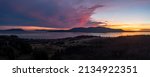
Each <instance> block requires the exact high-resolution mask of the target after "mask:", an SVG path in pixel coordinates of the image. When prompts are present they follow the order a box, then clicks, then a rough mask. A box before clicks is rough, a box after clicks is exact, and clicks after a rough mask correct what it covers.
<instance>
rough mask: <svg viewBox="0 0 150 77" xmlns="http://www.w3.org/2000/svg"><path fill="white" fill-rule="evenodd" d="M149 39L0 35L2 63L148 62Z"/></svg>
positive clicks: (141, 37) (146, 37)
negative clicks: (64, 61)
mask: <svg viewBox="0 0 150 77" xmlns="http://www.w3.org/2000/svg"><path fill="white" fill-rule="evenodd" d="M149 43H150V36H126V37H114V38H109V37H96V36H78V37H72V38H64V39H47V40H44V39H43V40H41V39H20V38H18V37H17V36H0V59H2V60H4V59H6V60H21V59H23V60H47V59H49V60H150V45H149Z"/></svg>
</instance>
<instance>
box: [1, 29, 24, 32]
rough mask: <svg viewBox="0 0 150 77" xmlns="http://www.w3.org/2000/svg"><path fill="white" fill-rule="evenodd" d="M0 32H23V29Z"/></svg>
mask: <svg viewBox="0 0 150 77" xmlns="http://www.w3.org/2000/svg"><path fill="white" fill-rule="evenodd" d="M0 32H25V30H23V29H7V30H0Z"/></svg>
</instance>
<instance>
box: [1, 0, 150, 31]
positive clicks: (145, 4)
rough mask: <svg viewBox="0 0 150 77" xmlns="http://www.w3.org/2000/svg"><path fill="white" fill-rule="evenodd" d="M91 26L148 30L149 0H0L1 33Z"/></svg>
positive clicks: (149, 28) (149, 20)
mask: <svg viewBox="0 0 150 77" xmlns="http://www.w3.org/2000/svg"><path fill="white" fill-rule="evenodd" d="M104 24H107V25H104ZM95 26H104V27H109V28H114V29H123V30H130V31H139V30H150V0H0V29H1V30H3V29H13V28H22V29H26V30H35V29H38V30H39V29H46V30H51V29H68V28H73V27H95Z"/></svg>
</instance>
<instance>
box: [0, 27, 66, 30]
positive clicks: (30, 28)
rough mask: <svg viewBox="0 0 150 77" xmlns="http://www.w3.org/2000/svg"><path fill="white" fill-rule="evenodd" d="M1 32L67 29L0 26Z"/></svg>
mask: <svg viewBox="0 0 150 77" xmlns="http://www.w3.org/2000/svg"><path fill="white" fill-rule="evenodd" d="M0 28H1V29H2V30H7V29H23V30H29V31H30V30H67V29H68V28H49V27H39V26H0Z"/></svg>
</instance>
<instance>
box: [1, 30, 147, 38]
mask: <svg viewBox="0 0 150 77" xmlns="http://www.w3.org/2000/svg"><path fill="white" fill-rule="evenodd" d="M0 35H17V36H19V37H20V38H29V39H58V38H66V37H75V36H80V35H93V36H101V37H119V36H133V35H150V32H114V33H78V32H76V33H75V32H23V33H0Z"/></svg>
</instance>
